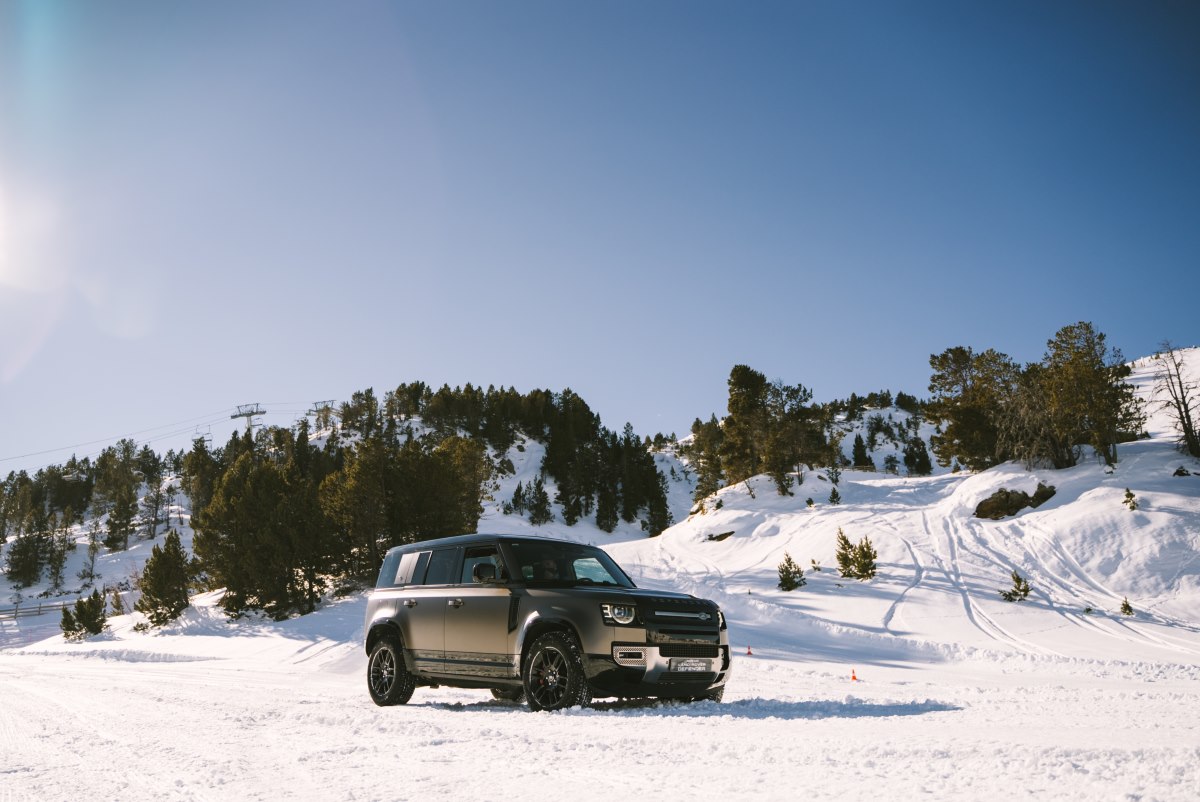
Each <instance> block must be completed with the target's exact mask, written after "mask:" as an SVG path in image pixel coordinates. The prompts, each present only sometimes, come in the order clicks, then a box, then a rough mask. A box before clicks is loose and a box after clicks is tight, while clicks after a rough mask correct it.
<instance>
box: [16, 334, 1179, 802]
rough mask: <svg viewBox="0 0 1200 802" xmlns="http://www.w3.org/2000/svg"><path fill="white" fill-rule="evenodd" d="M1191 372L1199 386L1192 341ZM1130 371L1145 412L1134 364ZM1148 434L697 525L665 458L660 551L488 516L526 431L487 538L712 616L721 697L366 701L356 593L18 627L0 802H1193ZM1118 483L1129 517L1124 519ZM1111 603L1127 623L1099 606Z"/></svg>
mask: <svg viewBox="0 0 1200 802" xmlns="http://www.w3.org/2000/svg"><path fill="white" fill-rule="evenodd" d="M1187 356H1188V359H1189V361H1190V363H1191V364H1190V367H1191V368H1192V371H1193V373H1195V374H1200V351H1195V350H1193V351H1191V352H1189V353H1188V355H1187ZM1137 364H1138V366H1137V369H1136V373H1135V377H1134V378H1135V382H1136V383H1137V385H1138V386H1139V387H1140V388H1141V390H1140V391H1141V392H1142V393H1143V394H1148V393H1149V391H1150V387H1151V384H1152V382H1151V381H1150V380H1149V378H1148V372H1149V370H1150V367H1148V366H1147V365H1146V364H1144V361H1142V360H1139V362H1138V363H1137ZM1147 428H1148V430H1149V432H1150V435H1151V437H1150V439H1148V440H1142V441H1139V442H1137V443H1130V444H1126V445H1123V446H1121V448H1120V457H1121V462H1120V464H1119V465H1118V466H1117V467H1116V468H1115V470H1114V471H1113V472H1111V473H1109V472H1106V471H1105V469H1104V468H1103V466H1101V465H1099V464H1098V463H1096V462H1094V461H1088V462H1085V463H1084V464H1082V465H1080V466H1077V467H1075V468H1072V469H1069V470H1063V471H1053V470H1037V471H1033V472H1027V471H1025V470H1024V469H1023V468H1022V467H1021V466H1019V465H1013V464H1009V465H1003V466H999V467H997V468H994V469H992V470H988V471H984V472H981V473H978V474H966V473H961V474H950V473H945V472H943V473H940V474H937V475H934V476H930V477H921V478H913V477H903V476H891V475H886V474H882V473H864V472H852V471H846V472H844V473H843V475H842V478H841V482H840V484H839V491H840V493H841V495H842V498H843V503H842V504H840V505H830V504H829V503H828V497H829V490H830V487H831V485H830V482H829V480H828V477H827V476H825V477H824V478H822V477H823V472H821V471H810V472H808V473H807V474H806V477H805V480H804V484H803V485H802V486H800V487H798V488H796V494H795V496H792V497H787V498H784V497H780V496H779V495H778V494H776V493H775V491H774V488H773V486H772V485H771V483H770V482H769V481H767V480H766V479H765V478H762V477H759V478H757V479H754V480H751V481H750V482H749V483H747V484H741V485H738V486H736V487H732V488H726V489H724V490H722V491H721V492H720V499H721V502H722V504H721V507H720V509H715V505H708V508H707V511H706V512H705V513H704V514H695V515H691V516H690V517H689V515H688V511H689V508H690V495H691V485H690V482H689V479H688V477H687V475H686V473H685V466H684V465H683V464H682V463H680V462H679V461H678V460H676V459H675V458H674V456H673V455H671V454H670V453H664V454H660V455H657V456H656V459H658V460H659V461H660V464H662V465H663V466H664V472H665V473H669V469H671V468H674V469H675V472H676V475H677V479H675V480H673V481H672V482H671V484H670V488H671V490H670V492H671V505H672V510H673V512H674V514H675V516H676V520H677V522H678V523H677V524H676V525H675V526H673V527H672V528H671V529H669V530H667V531H666V532H665V533H663V535H662V536H660V537H658V538H653V539H650V538H646V537H645V535H644V533H642V532H641V530H640V528H639V527H638V526H637V524H632V525H628V524H621V526H620V527H619V528H618V530H617V531H616V532H614V533H612V534H609V533H605V532H603V531H601V530H599V529H597V528H596V527H595V526H594V524H592V523H589V522H586V521H584V522H580V523H579V524H577V525H576V526H574V527H567V526H565V524H563V523H562V522H561V517H559V518H558V520H557V521H556V522H555V523H553V524H549V525H547V526H545V527H541V528H538V529H536V530H535V529H534V528H533V527H531V526H530V525H529V524H528V521H527V520H525V519H524V518H522V517H520V516H515V515H504V514H503V512H502V511H501V509H500V505H501V502H502V501H503V500H506V499H507V498H509V497H510V496H511V492H512V489H513V488H514V487H515V485H516V482H517V481H521V482H523V483H525V484H528V482H529V480H531V479H532V478H534V475H535V473H536V471H537V468H538V465H539V464H540V456H541V452H540V448H541V447H540V446H539V445H538V444H537V443H533V442H531V441H526V442H524V443H522V446H523V447H524V451H523V452H522V451H518V450H516V449H514V451H512V452H510V454H509V456H510V457H512V458H513V463H514V467H515V468H516V473H515V474H514V475H513V476H510V477H505V478H504V479H503V480H502V481H501V482H500V486H499V487H498V488H497V490H496V491H495V493H494V496H495V501H494V502H489V504H488V509H487V512H486V513H485V516H484V520H483V521H482V522H481V524H480V528H481V530H488V531H499V532H531V531H537V532H539V533H541V534H552V535H555V536H560V537H567V538H570V539H573V540H580V541H586V542H593V543H597V544H599V545H601V546H603V547H605V548H606V549H608V550H609V551H611V552H612V553H613V554H614V556H615V557H616V558H617V560H618V561H619V562H621V563H622V564H623V565H624V566H625V567H626V568H627V569H629V570H630V572H631V573H632V574H633V576H634V578H635V579H636V580H637V582H638V583H639V584H642V585H646V586H651V587H662V588H675V589H683V590H688V591H691V592H694V593H697V594H699V595H704V596H707V597H710V598H714V599H716V600H717V601H719V602H720V604H721V605H722V607H723V608H724V609H725V610H726V613H727V616H728V618H729V622H730V636H731V640H732V642H733V643H734V646H735V650H736V652H737V654H738V659H737V660H736V661H735V666H734V674H733V675H732V680H731V683H730V686H729V690H728V693H727V696H726V702H725V704H722V705H715V704H712V703H704V704H698V705H692V706H683V705H677V704H667V705H648V704H630V703H612V702H606V703H602V704H600V705H598V706H597V707H596V708H594V709H589V710H572V711H565V712H562V713H556V714H531V713H528V712H526V711H524V710H523V709H521V708H517V707H515V706H512V705H509V704H505V703H500V702H495V701H493V700H491V698H490V696H489V695H488V694H487V693H486V692H478V691H458V690H451V689H438V690H430V689H420V690H418V692H417V694H416V696H415V697H414V699H413V702H412V703H410V705H408V706H407V707H404V708H399V709H378V708H375V707H374V706H372V705H371V704H370V702H369V700H368V699H367V696H366V693H365V690H364V688H363V682H364V680H363V672H364V669H365V657H364V655H363V654H362V650H361V642H362V631H361V616H362V612H363V598H362V597H361V596H355V597H351V598H347V599H343V600H340V601H331V602H329V603H327V604H326V605H325V606H323V608H322V609H321V610H319V611H318V612H317V613H314V614H313V615H310V616H305V617H303V618H298V619H293V620H290V621H283V622H269V621H258V620H253V619H251V620H247V621H239V622H230V621H228V620H226V619H225V618H224V617H223V616H222V615H221V614H220V612H219V610H218V609H217V608H215V607H214V606H213V604H214V602H215V596H214V595H213V594H207V595H205V596H202V597H198V598H197V599H195V600H194V601H195V606H194V607H193V608H192V609H190V610H188V611H187V613H186V614H185V616H184V617H183V619H181V620H180V622H178V623H176V624H174V625H172V626H170V627H167V628H165V629H164V630H162V631H159V632H154V633H149V634H142V633H137V632H135V631H133V629H132V627H133V624H134V623H135V622H136V621H137V620H138V619H139V616H137V615H129V616H124V617H120V618H116V619H112V621H111V623H112V626H111V630H110V631H109V632H108V633H106V634H105V635H102V636H99V637H97V638H94V639H92V640H91V641H89V642H86V643H82V644H71V643H64V642H63V641H62V639H61V638H60V637H57V636H55V637H49V638H46V639H44V640H39V641H38V642H34V643H28V641H29V640H30V636H29V635H28V630H25V635H24V636H22V635H20V634H19V633H17V634H14V633H13V631H12V629H11V622H0V638H8V640H7V643H8V644H9V645H10V646H9V648H7V649H4V650H3V651H0V744H2V748H0V754H2V755H3V759H2V762H0V765H2V766H3V769H2V772H3V773H2V774H0V777H3V778H4V779H3V780H2V782H3V786H2V787H0V798H3V794H4V793H12V794H14V795H15V796H14V798H17V799H72V798H78V796H79V795H80V794H81V793H83V792H84V789H85V788H86V792H87V793H88V794H89V795H106V796H113V797H118V798H124V799H162V798H167V799H172V798H173V799H233V798H237V799H324V798H329V797H330V796H337V797H340V798H348V799H422V800H425V799H471V798H495V797H499V796H507V795H519V796H523V795H528V794H529V793H530V792H531V791H532V792H536V791H537V790H539V789H545V790H546V791H547V792H550V791H551V790H554V791H555V792H557V793H569V794H570V796H572V797H573V798H579V799H601V798H610V797H611V796H612V795H613V794H616V793H629V792H630V790H631V789H637V791H638V792H639V793H654V794H658V795H667V796H669V797H670V798H687V797H690V796H699V795H705V796H708V795H712V794H720V795H723V796H726V797H730V798H733V799H755V800H759V799H768V800H773V799H779V800H783V799H789V800H790V799H795V798H797V796H803V797H805V798H812V799H838V800H847V799H848V800H856V799H879V798H885V799H899V800H908V799H918V798H934V799H944V798H966V799H995V798H1001V797H1004V798H1027V797H1033V796H1037V797H1043V798H1052V799H1078V800H1094V799H1143V800H1151V799H1157V800H1193V799H1195V798H1197V796H1198V795H1200V682H1198V681H1200V579H1198V577H1200V476H1179V477H1177V476H1174V475H1173V474H1174V472H1175V470H1176V469H1177V468H1178V467H1179V466H1181V465H1182V466H1185V467H1187V469H1188V470H1189V471H1192V472H1193V473H1197V474H1200V464H1198V463H1197V461H1196V460H1193V459H1190V458H1186V457H1184V456H1183V455H1181V454H1180V453H1179V452H1178V451H1177V450H1175V448H1174V444H1173V439H1174V437H1173V434H1172V433H1171V431H1170V427H1169V421H1167V420H1166V418H1165V417H1164V416H1163V415H1162V413H1161V412H1159V411H1157V410H1155V411H1152V414H1151V416H1150V421H1149V424H1148V427H1147ZM1038 482H1044V483H1046V484H1050V485H1053V486H1055V488H1056V489H1057V493H1056V495H1055V496H1054V497H1053V498H1052V499H1051V500H1050V501H1049V502H1047V503H1046V504H1044V505H1043V506H1042V507H1040V508H1038V509H1036V510H1025V511H1023V512H1021V513H1020V514H1018V515H1016V516H1014V517H1012V518H1008V519H1005V520H1002V521H982V520H979V519H976V518H973V517H972V515H971V513H972V512H973V510H974V507H975V505H976V504H977V503H978V501H979V500H980V499H982V498H985V497H987V496H988V495H990V494H991V493H992V492H994V491H995V490H996V489H998V488H1000V487H1005V488H1010V489H1023V490H1027V491H1031V490H1032V489H1033V488H1034V487H1035V486H1036V484H1037V483H1038ZM1125 488H1129V489H1130V490H1131V491H1133V492H1134V493H1135V494H1136V496H1137V499H1138V502H1139V505H1140V507H1139V509H1138V510H1137V511H1130V510H1129V509H1127V508H1126V507H1125V506H1124V505H1123V504H1122V500H1123V498H1124V492H1125ZM548 490H549V492H550V493H551V495H553V489H552V488H549V487H548ZM751 492H753V496H752V495H751ZM810 496H811V497H812V498H813V500H814V506H813V507H812V508H809V507H808V506H807V505H806V503H805V499H806V498H808V497H810ZM185 520H186V514H185ZM839 527H840V528H841V529H842V530H843V531H844V532H845V533H846V534H847V536H848V537H850V539H851V540H854V541H857V540H858V539H860V538H862V537H864V536H868V537H870V539H871V540H872V541H873V543H874V544H875V546H876V548H877V550H878V552H879V575H878V576H877V578H876V579H875V580H873V581H871V582H868V583H860V582H855V581H852V580H844V579H841V578H839V577H838V576H837V575H836V571H835V561H834V537H835V535H836V532H837V530H838V528H839ZM712 535H719V536H723V539H720V540H713V539H710V536H712ZM141 545H145V546H146V549H147V550H148V548H149V546H148V544H139V547H140V546H141ZM785 553H789V554H791V556H792V557H793V558H795V560H796V561H797V562H798V563H799V564H800V565H801V566H803V567H804V568H805V569H806V579H807V585H806V586H805V587H803V588H801V589H799V590H797V591H795V592H792V593H784V592H782V591H779V590H778V589H777V588H776V581H777V572H776V567H777V565H778V563H779V561H780V560H781V559H782V558H783V555H784V554H785ZM75 558H76V557H72V559H75ZM125 559H136V558H135V557H127V558H125ZM143 559H144V558H143ZM813 560H815V561H816V562H817V563H819V564H820V565H821V566H822V568H823V570H821V571H819V572H818V571H814V570H812V568H811V565H812V563H811V561H813ZM112 568H113V571H114V575H116V574H118V573H119V572H120V570H123V569H122V567H121V564H120V563H118V562H114V564H113V566H112ZM1014 569H1016V570H1017V571H1019V572H1020V573H1021V574H1022V575H1024V576H1026V577H1028V578H1029V580H1030V582H1031V584H1032V586H1033V592H1032V594H1031V596H1030V598H1029V600H1028V601H1025V602H1022V603H1019V604H1011V603H1006V602H1004V601H1002V600H1001V599H1000V596H999V593H998V591H999V590H1000V589H1002V588H1006V587H1008V586H1009V584H1010V579H1009V574H1010V572H1011V571H1012V570H1014ZM1126 597H1128V599H1129V601H1130V602H1131V604H1132V606H1133V608H1134V609H1135V611H1136V614H1135V615H1134V616H1132V617H1126V616H1122V615H1120V614H1119V612H1118V607H1119V605H1120V602H1121V600H1122V599H1124V598H1126ZM1089 608H1091V609H1090V612H1089V611H1088V609H1089ZM27 622H28V619H26V620H25V621H24V622H22V627H27V626H30V625H29V624H28V623H27ZM52 623H54V624H55V625H56V619H55V622H52ZM5 626H8V627H9V629H7V630H6V629H4V627H5ZM44 631H45V630H43V632H44ZM18 642H24V643H25V645H23V646H20V647H17V646H14V644H16V643H18ZM750 651H752V652H753V653H752V654H750V653H748V652H750ZM852 677H856V678H857V679H852ZM85 777H86V778H87V779H86V782H85V781H84V780H83V779H82V778H85ZM10 789H11V790H10Z"/></svg>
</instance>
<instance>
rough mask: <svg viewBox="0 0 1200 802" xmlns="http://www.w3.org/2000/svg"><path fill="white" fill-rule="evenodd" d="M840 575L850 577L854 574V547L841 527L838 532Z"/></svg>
mask: <svg viewBox="0 0 1200 802" xmlns="http://www.w3.org/2000/svg"><path fill="white" fill-rule="evenodd" d="M837 564H838V573H840V574H841V575H842V576H845V577H848V576H850V575H851V574H853V573H854V545H853V544H852V543H851V542H850V538H848V537H846V534H845V533H844V532H843V531H842V528H841V527H840V526H839V527H838V531H837Z"/></svg>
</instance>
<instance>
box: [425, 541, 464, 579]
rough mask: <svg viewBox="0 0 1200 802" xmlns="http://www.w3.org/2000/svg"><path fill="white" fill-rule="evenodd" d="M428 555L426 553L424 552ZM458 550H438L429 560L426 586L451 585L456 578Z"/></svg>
mask: <svg viewBox="0 0 1200 802" xmlns="http://www.w3.org/2000/svg"><path fill="white" fill-rule="evenodd" d="M426 553H428V552H426ZM457 568H458V549H438V550H436V551H435V552H433V555H432V556H431V557H430V558H429V570H428V571H426V572H425V582H424V584H426V585H451V584H453V583H454V582H455V581H456V580H457V578H458V571H457V570H456V569H457Z"/></svg>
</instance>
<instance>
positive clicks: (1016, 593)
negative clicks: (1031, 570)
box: [1000, 569, 1030, 602]
mask: <svg viewBox="0 0 1200 802" xmlns="http://www.w3.org/2000/svg"><path fill="white" fill-rule="evenodd" d="M1012 581H1013V585H1012V587H1011V588H1010V589H1008V590H1002V591H1000V598H1002V599H1004V600H1005V601H1007V602H1019V601H1025V599H1027V598H1029V590H1030V588H1029V582H1028V581H1027V580H1026V579H1024V578H1023V577H1022V576H1021V575H1020V574H1018V573H1017V572H1016V570H1015V569H1014V570H1013V572H1012Z"/></svg>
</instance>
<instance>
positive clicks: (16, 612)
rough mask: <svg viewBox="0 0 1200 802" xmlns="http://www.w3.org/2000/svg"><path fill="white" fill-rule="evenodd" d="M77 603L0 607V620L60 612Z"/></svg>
mask: <svg viewBox="0 0 1200 802" xmlns="http://www.w3.org/2000/svg"><path fill="white" fill-rule="evenodd" d="M75 601H76V600H75V599H70V600H68V601H43V602H39V601H29V602H26V603H25V604H18V605H16V606H15V607H0V620H3V619H6V618H11V619H17V618H25V617H33V616H35V615H45V614H46V613H54V612H58V611H59V610H61V609H62V608H64V607H74V606H75Z"/></svg>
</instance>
